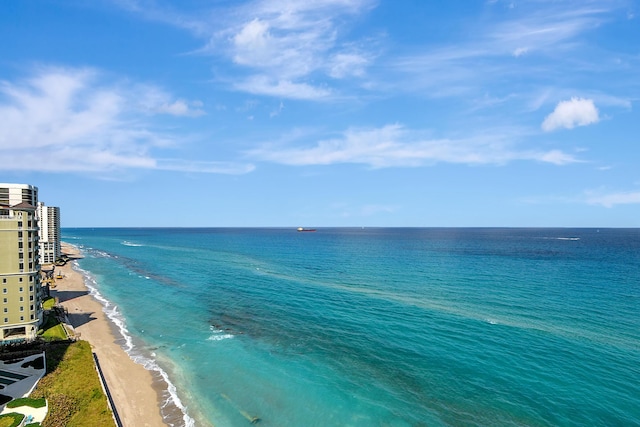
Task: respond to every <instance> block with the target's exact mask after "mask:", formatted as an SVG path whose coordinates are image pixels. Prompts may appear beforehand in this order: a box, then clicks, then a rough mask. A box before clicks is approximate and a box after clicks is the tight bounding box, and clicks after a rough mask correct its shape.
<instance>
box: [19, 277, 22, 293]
mask: <svg viewBox="0 0 640 427" xmlns="http://www.w3.org/2000/svg"><path fill="white" fill-rule="evenodd" d="M18 282H22V277H19V278H18ZM20 290H22V288H20Z"/></svg>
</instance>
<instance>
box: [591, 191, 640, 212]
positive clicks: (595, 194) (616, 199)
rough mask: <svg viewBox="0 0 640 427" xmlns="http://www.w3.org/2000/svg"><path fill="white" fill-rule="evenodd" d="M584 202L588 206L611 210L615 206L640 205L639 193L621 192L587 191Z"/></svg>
mask: <svg viewBox="0 0 640 427" xmlns="http://www.w3.org/2000/svg"><path fill="white" fill-rule="evenodd" d="M586 202H587V203H588V204H590V205H599V206H604V207H605V208H613V207H615V206H617V205H638V204H640V191H621V192H612V193H606V192H602V191H588V192H587V193H586Z"/></svg>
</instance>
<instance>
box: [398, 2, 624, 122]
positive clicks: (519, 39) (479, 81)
mask: <svg viewBox="0 0 640 427" xmlns="http://www.w3.org/2000/svg"><path fill="white" fill-rule="evenodd" d="M486 7H487V11H486V14H485V15H484V17H483V19H479V20H478V21H477V22H475V23H473V24H471V25H470V28H468V27H465V28H464V32H465V33H467V34H470V35H472V36H467V35H465V34H464V33H462V32H461V33H460V34H457V37H456V42H455V43H451V44H439V45H433V44H432V45H425V46H424V47H422V48H414V49H413V52H409V53H404V54H401V55H398V56H396V57H395V58H394V57H392V58H386V60H387V63H388V64H390V70H391V72H393V73H395V79H393V81H394V82H395V83H394V84H390V85H387V88H388V90H389V91H405V92H410V93H414V94H422V95H423V96H425V97H430V98H441V97H453V98H458V99H460V100H461V101H462V102H464V101H465V100H467V99H470V95H471V94H475V96H476V97H477V96H478V94H479V93H486V92H487V91H495V92H496V93H504V89H505V87H508V88H509V90H510V91H512V92H513V91H514V88H517V92H515V93H516V95H517V97H514V98H513V99H514V100H524V101H525V105H523V109H526V108H527V107H526V103H527V102H528V103H529V104H534V105H537V106H539V103H540V102H544V101H547V102H557V101H558V98H556V97H553V96H548V97H543V98H541V97H540V90H541V87H542V88H544V87H545V85H546V84H547V83H545V82H551V81H553V82H554V84H553V86H557V85H558V82H560V81H562V80H563V78H562V77H563V76H566V75H570V74H574V75H575V74H580V75H584V74H585V73H586V74H588V73H594V75H595V73H596V71H598V72H602V71H603V70H604V69H606V68H607V67H609V68H608V71H611V70H612V69H616V68H615V66H614V65H605V64H607V61H602V62H598V63H597V64H596V63H595V62H594V61H593V54H594V53H595V52H594V51H593V48H594V46H593V44H590V43H588V41H587V39H586V36H587V35H589V33H592V32H594V31H597V29H598V28H599V27H601V26H603V25H605V24H606V23H608V22H609V21H611V20H613V14H614V13H615V12H616V11H618V10H619V9H621V8H623V2H619V1H611V2H598V1H563V2H548V1H529V2H518V4H517V7H515V8H513V9H509V10H508V11H506V10H504V8H503V7H502V5H500V4H499V3H498V2H489V3H488V4H487V6H486ZM461 30H462V29H461ZM454 31H455V29H454ZM597 53H598V54H599V55H606V54H607V52H605V51H598V52H597ZM615 55H618V53H611V57H612V58H613V57H614V56H615ZM577 64H579V66H580V69H576V65H577ZM596 68H597V70H596ZM387 80H389V79H387ZM558 89H562V88H557V87H553V88H551V90H553V91H557V90H558ZM584 89H585V90H588V88H584ZM574 93H575V92H574ZM527 99H528V100H529V101H527Z"/></svg>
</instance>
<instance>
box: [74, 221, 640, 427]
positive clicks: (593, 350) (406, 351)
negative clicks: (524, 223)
mask: <svg viewBox="0 0 640 427" xmlns="http://www.w3.org/2000/svg"><path fill="white" fill-rule="evenodd" d="M63 240H64V241H66V242H69V243H71V244H74V245H76V246H78V247H79V248H81V250H82V251H83V252H84V255H85V258H84V259H82V260H80V261H79V267H80V268H81V269H82V270H83V272H84V273H85V274H86V276H87V282H88V284H89V285H90V286H91V287H92V288H93V289H94V291H95V292H97V293H98V294H97V296H98V297H99V298H100V299H102V301H103V302H104V303H105V304H106V311H107V313H108V314H109V315H110V317H111V318H112V319H113V320H114V321H116V322H117V323H118V324H119V325H120V327H121V329H122V330H123V332H124V334H125V338H126V339H123V340H122V343H123V345H124V346H125V347H126V349H127V350H128V351H129V353H130V354H131V355H132V356H133V357H134V358H136V359H137V360H139V361H140V362H141V363H145V364H146V365H147V366H148V368H149V369H156V370H157V372H160V373H162V374H163V375H165V376H166V378H167V379H168V380H169V382H170V384H171V386H172V387H171V390H168V391H167V393H166V397H167V402H168V403H167V406H166V408H165V409H164V413H165V416H166V418H167V420H168V422H169V423H170V424H172V425H176V426H178V425H196V426H216V427H235V426H247V425H250V420H252V419H253V417H258V418H259V419H260V421H259V424H258V425H262V426H265V427H266V426H277V427H294V426H295V427H303V426H304V427H306V426H323V427H327V426H397V427H409V426H640V229H600V230H597V229H566V228H564V229H515V228H497V229H486V228H479V229H472V228H407V229H402V228H393V229H385V228H367V229H359V228H336V229H333V228H320V229H318V231H317V232H314V233H311V232H309V233H299V232H296V230H295V229H284V228H283V229H275V228H271V229H246V228H245V229H188V228H178V229H171V228H164V229H133V228H132V229H64V230H63ZM173 387H175V390H174V389H173ZM176 408H177V409H178V411H177V410H176Z"/></svg>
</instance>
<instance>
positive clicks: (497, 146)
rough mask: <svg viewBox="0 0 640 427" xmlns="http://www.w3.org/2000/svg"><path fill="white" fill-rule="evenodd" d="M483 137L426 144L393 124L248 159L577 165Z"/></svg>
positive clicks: (271, 147) (273, 148)
mask: <svg viewBox="0 0 640 427" xmlns="http://www.w3.org/2000/svg"><path fill="white" fill-rule="evenodd" d="M481 135H482V136H478V137H469V138H458V139H424V138H422V137H421V136H420V132H417V131H411V130H408V129H405V128H404V127H403V126H401V125H399V124H394V125H387V126H384V127H381V128H373V129H348V130H346V131H345V132H344V133H343V134H342V135H341V136H340V137H337V138H332V139H323V140H320V141H318V142H317V143H315V144H314V145H312V146H307V147H300V146H299V144H298V145H297V146H295V147H291V146H290V145H287V146H284V147H283V146H280V145H278V144H266V145H264V146H262V147H260V148H258V149H254V150H251V151H249V152H248V154H249V156H251V157H253V158H256V159H259V160H262V161H270V162H275V163H281V164H287V165H296V166H301V165H330V164H339V163H354V164H364V165H368V166H370V167H374V168H385V167H418V166H425V165H431V164H435V163H456V164H468V165H482V164H506V163H508V162H511V161H515V160H530V161H539V162H544V163H552V164H556V165H565V164H569V163H575V162H578V161H579V160H578V159H576V158H575V157H574V156H573V155H571V154H568V153H565V152H563V151H560V150H548V151H540V150H531V149H526V150H525V149H518V148H516V147H514V143H513V142H512V141H511V139H512V138H511V137H510V136H509V135H507V134H499V133H497V132H494V133H486V132H483V133H481Z"/></svg>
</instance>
